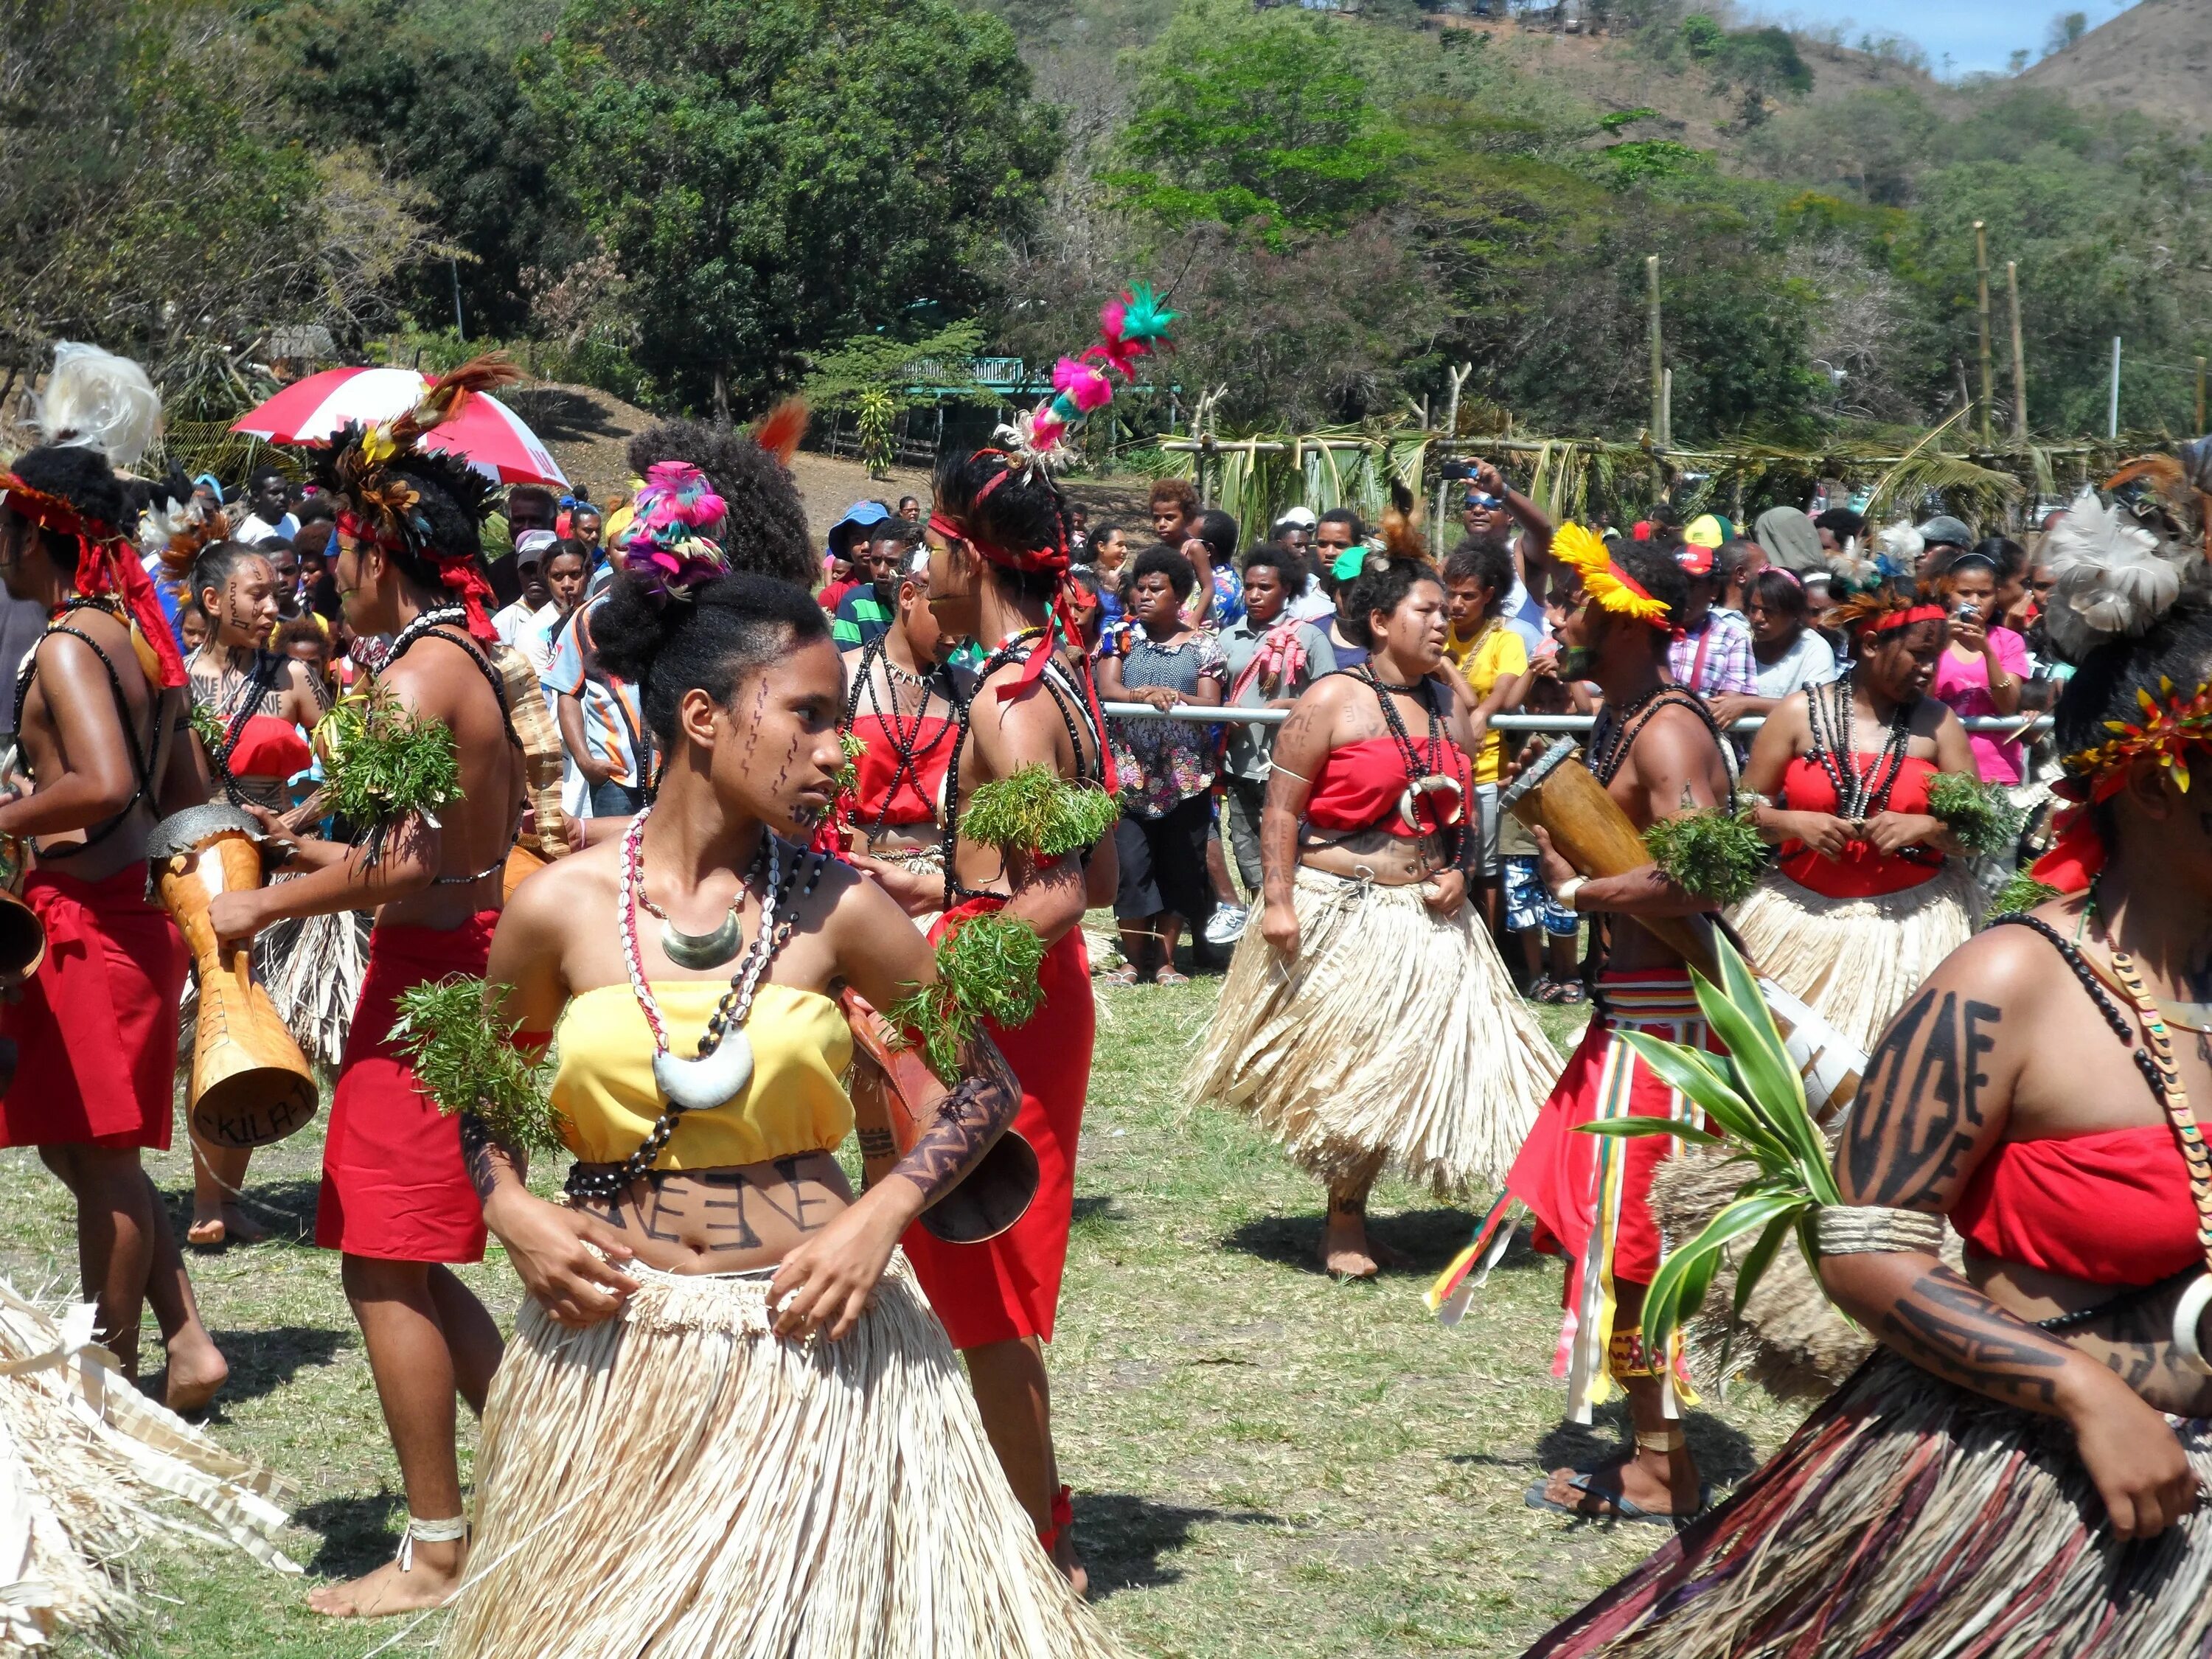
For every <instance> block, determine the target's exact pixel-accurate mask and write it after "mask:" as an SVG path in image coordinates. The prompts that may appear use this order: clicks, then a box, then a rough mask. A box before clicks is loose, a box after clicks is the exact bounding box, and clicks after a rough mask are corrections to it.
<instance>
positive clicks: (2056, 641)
mask: <svg viewBox="0 0 2212 1659" xmlns="http://www.w3.org/2000/svg"><path fill="white" fill-rule="evenodd" d="M2176 551H2177V550H2169V547H2168V546H2167V544H2163V543H2161V542H2160V539H2159V538H2158V537H2157V536H2156V535H2155V534H2154V533H2153V532H2150V531H2148V530H2146V529H2144V528H2142V526H2140V525H2139V524H2136V522H2134V520H2132V519H2131V518H2130V515H2129V514H2128V513H2126V511H2125V510H2124V509H2123V508H2121V507H2118V506H2117V505H2115V506H2110V507H2108V506H2106V504H2105V503H2104V502H2102V501H2099V500H2098V499H2097V495H2096V493H2095V492H2094V491H2093V490H2088V489H2085V490H2083V491H2082V492H2081V495H2080V496H2079V497H2078V498H2077V499H2076V500H2075V502H2074V504H2073V505H2072V506H2071V507H2068V508H2067V509H2066V516H2065V517H2064V518H2063V519H2061V520H2059V521H2058V522H2057V524H2056V525H2054V526H2051V534H2050V535H2049V536H2048V537H2046V538H2045V540H2044V544H2043V562H2044V563H2045V564H2046V565H2048V566H2049V567H2050V568H2051V577H2052V581H2051V592H2050V595H2049V597H2048V598H2047V599H2045V601H2044V611H2043V625H2044V630H2045V633H2046V634H2047V635H2049V637H2050V640H2051V645H2052V646H2053V647H2056V648H2057V651H2058V653H2059V654H2060V655H2062V656H2063V657H2066V658H2068V659H2078V658H2079V657H2081V655H2082V653H2085V652H2087V651H2089V650H2091V649H2093V647H2097V646H2099V645H2101V644H2103V643H2104V642H2105V641H2106V640H2112V639H2118V638H2119V637H2121V636H2122V635H2140V634H2142V633H2143V632H2144V631H2145V630H2147V629H2148V628H2149V627H2150V625H2151V624H2152V623H2154V622H2156V621H2157V620H2158V619H2159V618H2160V617H2162V616H2164V615H2165V614H2166V611H2168V610H2169V609H2171V608H2172V605H2173V602H2174V601H2175V600H2176V599H2179V598H2180V597H2181V566H2182V564H2183V563H2184V562H2186V561H2187V560H2188V559H2189V558H2191V556H2193V554H2194V550H2193V549H2191V548H2190V547H2189V546H2188V545H2186V544H2183V545H2182V546H2181V547H2180V548H2179V550H2178V553H2179V557H2177V556H2176Z"/></svg>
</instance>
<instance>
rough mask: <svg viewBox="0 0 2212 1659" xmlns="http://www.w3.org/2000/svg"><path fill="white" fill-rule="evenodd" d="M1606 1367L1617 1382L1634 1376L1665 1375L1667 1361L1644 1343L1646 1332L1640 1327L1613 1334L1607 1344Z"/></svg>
mask: <svg viewBox="0 0 2212 1659" xmlns="http://www.w3.org/2000/svg"><path fill="white" fill-rule="evenodd" d="M1605 1368H1606V1370H1608V1371H1610V1372H1611V1373H1612V1374H1613V1380H1614V1381H1616V1382H1620V1381H1624V1380H1626V1378H1629V1377H1632V1376H1665V1375H1666V1374H1667V1366H1666V1363H1665V1361H1663V1360H1662V1359H1660V1358H1657V1357H1656V1356H1655V1355H1654V1354H1653V1353H1652V1352H1651V1350H1650V1348H1649V1347H1647V1346H1645V1345H1644V1332H1643V1330H1642V1329H1641V1328H1638V1329H1635V1330H1628V1331H1615V1332H1614V1333H1613V1338H1612V1340H1610V1341H1608V1342H1607V1344H1606V1345H1605Z"/></svg>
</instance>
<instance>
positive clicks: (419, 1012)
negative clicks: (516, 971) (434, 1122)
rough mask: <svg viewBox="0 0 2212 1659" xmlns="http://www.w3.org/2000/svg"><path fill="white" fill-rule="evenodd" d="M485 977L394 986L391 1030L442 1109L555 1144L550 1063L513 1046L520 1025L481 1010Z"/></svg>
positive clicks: (511, 1142) (528, 1141)
mask: <svg viewBox="0 0 2212 1659" xmlns="http://www.w3.org/2000/svg"><path fill="white" fill-rule="evenodd" d="M485 989H486V987H485V985H484V981H482V980H480V979H467V978H463V977H461V976H460V975H453V976H451V977H449V978H446V979H441V980H438V981H434V982H433V983H430V984H428V985H416V986H413V987H410V988H409V989H407V990H404V991H402V992H401V993H400V994H399V1018H398V1022H397V1023H396V1024H393V1026H392V1038H393V1041H394V1042H395V1044H396V1046H397V1047H398V1048H399V1050H400V1052H401V1053H403V1054H405V1055H407V1057H408V1059H409V1061H410V1063H411V1064H412V1065H413V1066H414V1068H415V1080H416V1083H417V1084H419V1085H421V1086H422V1091H423V1093H425V1094H427V1095H428V1096H429V1097H430V1098H431V1099H432V1100H433V1101H435V1103H437V1107H438V1109H439V1110H440V1111H441V1112H442V1113H444V1114H445V1115H447V1117H455V1116H469V1117H473V1118H475V1119H477V1121H479V1122H480V1123H482V1124H483V1127H484V1130H485V1132H486V1133H489V1135H490V1136H491V1138H492V1139H494V1140H496V1141H498V1142H500V1143H501V1145H503V1146H512V1147H514V1148H515V1149H516V1150H518V1151H524V1152H558V1151H560V1150H561V1148H562V1139H561V1127H562V1124H561V1115H560V1114H559V1113H558V1112H556V1111H555V1110H554V1109H553V1103H552V1100H551V1098H550V1096H549V1093H548V1086H549V1085H550V1081H551V1078H552V1069H553V1068H552V1064H551V1062H550V1060H547V1059H546V1058H545V1057H544V1056H543V1055H539V1056H537V1057H534V1058H533V1057H532V1056H531V1055H529V1054H525V1053H524V1052H523V1051H522V1049H521V1048H519V1047H518V1046H516V1043H515V1041H514V1034H515V1033H516V1031H518V1030H520V1029H521V1028H520V1026H519V1025H502V1024H500V1023H499V1022H498V1021H497V1020H495V1019H494V1018H492V1017H491V1015H489V1013H487V1012H485V1011H484V993H485Z"/></svg>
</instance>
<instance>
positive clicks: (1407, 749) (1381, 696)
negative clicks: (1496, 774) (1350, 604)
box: [1352, 663, 1466, 827]
mask: <svg viewBox="0 0 2212 1659" xmlns="http://www.w3.org/2000/svg"><path fill="white" fill-rule="evenodd" d="M1352 674H1353V675H1354V676H1355V677H1356V678H1359V679H1362V680H1364V681H1365V682H1366V683H1367V684H1368V686H1369V688H1370V690H1373V691H1374V693H1375V701H1376V702H1379V703H1381V704H1382V705H1383V724H1384V725H1385V726H1389V728H1390V740H1391V741H1392V742H1393V743H1395V744H1397V745H1398V753H1399V755H1400V756H1401V757H1403V759H1404V761H1405V763H1406V781H1407V783H1408V784H1409V785H1410V786H1411V793H1412V795H1413V797H1414V798H1415V799H1418V798H1419V796H1420V795H1421V794H1422V793H1424V792H1423V791H1422V789H1421V783H1422V781H1423V780H1424V779H1427V778H1435V777H1444V778H1449V779H1450V781H1451V782H1452V783H1453V784H1454V785H1455V786H1458V787H1459V789H1460V793H1459V795H1458V799H1461V800H1462V801H1464V799H1466V791H1465V788H1464V787H1463V786H1460V781H1459V779H1458V778H1457V777H1456V776H1454V775H1452V774H1451V773H1450V772H1449V771H1448V770H1447V767H1448V765H1449V755H1448V750H1449V747H1450V743H1451V739H1450V738H1449V737H1448V736H1447V735H1446V733H1445V732H1444V723H1443V715H1442V714H1440V713H1439V712H1438V710H1437V701H1436V697H1435V696H1434V693H1433V690H1432V683H1431V681H1428V680H1417V681H1415V682H1414V683H1413V684H1410V685H1398V684H1393V683H1392V682H1390V681H1389V680H1386V679H1384V678H1383V677H1382V676H1381V675H1379V674H1377V673H1376V671H1374V669H1373V668H1371V667H1370V666H1368V665H1365V664H1364V663H1363V664H1362V665H1359V666H1358V667H1357V668H1355V669H1353V670H1352ZM1400 697H1411V698H1413V700H1414V701H1415V702H1419V704H1420V705H1421V712H1422V713H1423V714H1425V715H1427V716H1428V720H1429V729H1428V732H1427V737H1426V741H1425V744H1420V745H1416V744H1414V742H1413V733H1412V732H1408V731H1407V729H1406V720H1405V716H1404V715H1402V714H1400V713H1399V712H1398V698H1400ZM1446 827H1449V826H1446Z"/></svg>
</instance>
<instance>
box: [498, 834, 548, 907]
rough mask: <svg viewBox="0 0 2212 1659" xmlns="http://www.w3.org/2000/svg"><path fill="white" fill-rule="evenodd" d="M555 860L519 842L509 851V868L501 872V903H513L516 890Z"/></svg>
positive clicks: (523, 842) (526, 843) (527, 843)
mask: <svg viewBox="0 0 2212 1659" xmlns="http://www.w3.org/2000/svg"><path fill="white" fill-rule="evenodd" d="M552 862H553V860H550V859H549V858H547V857H546V856H545V854H543V853H541V852H539V851H538V848H535V847H532V845H531V844H530V843H529V842H526V841H518V842H515V843H514V845H513V847H512V848H509V849H508V852H507V867H506V868H505V869H503V870H502V871H501V872H500V878H499V902H501V904H507V903H511V902H513V898H514V890H515V889H516V888H518V887H520V886H521V885H522V884H523V883H524V882H526V881H528V880H529V879H530V878H531V877H532V876H534V875H536V874H537V873H538V872H539V871H540V870H543V869H544V867H545V866H547V865H549V864H550V863H552Z"/></svg>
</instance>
